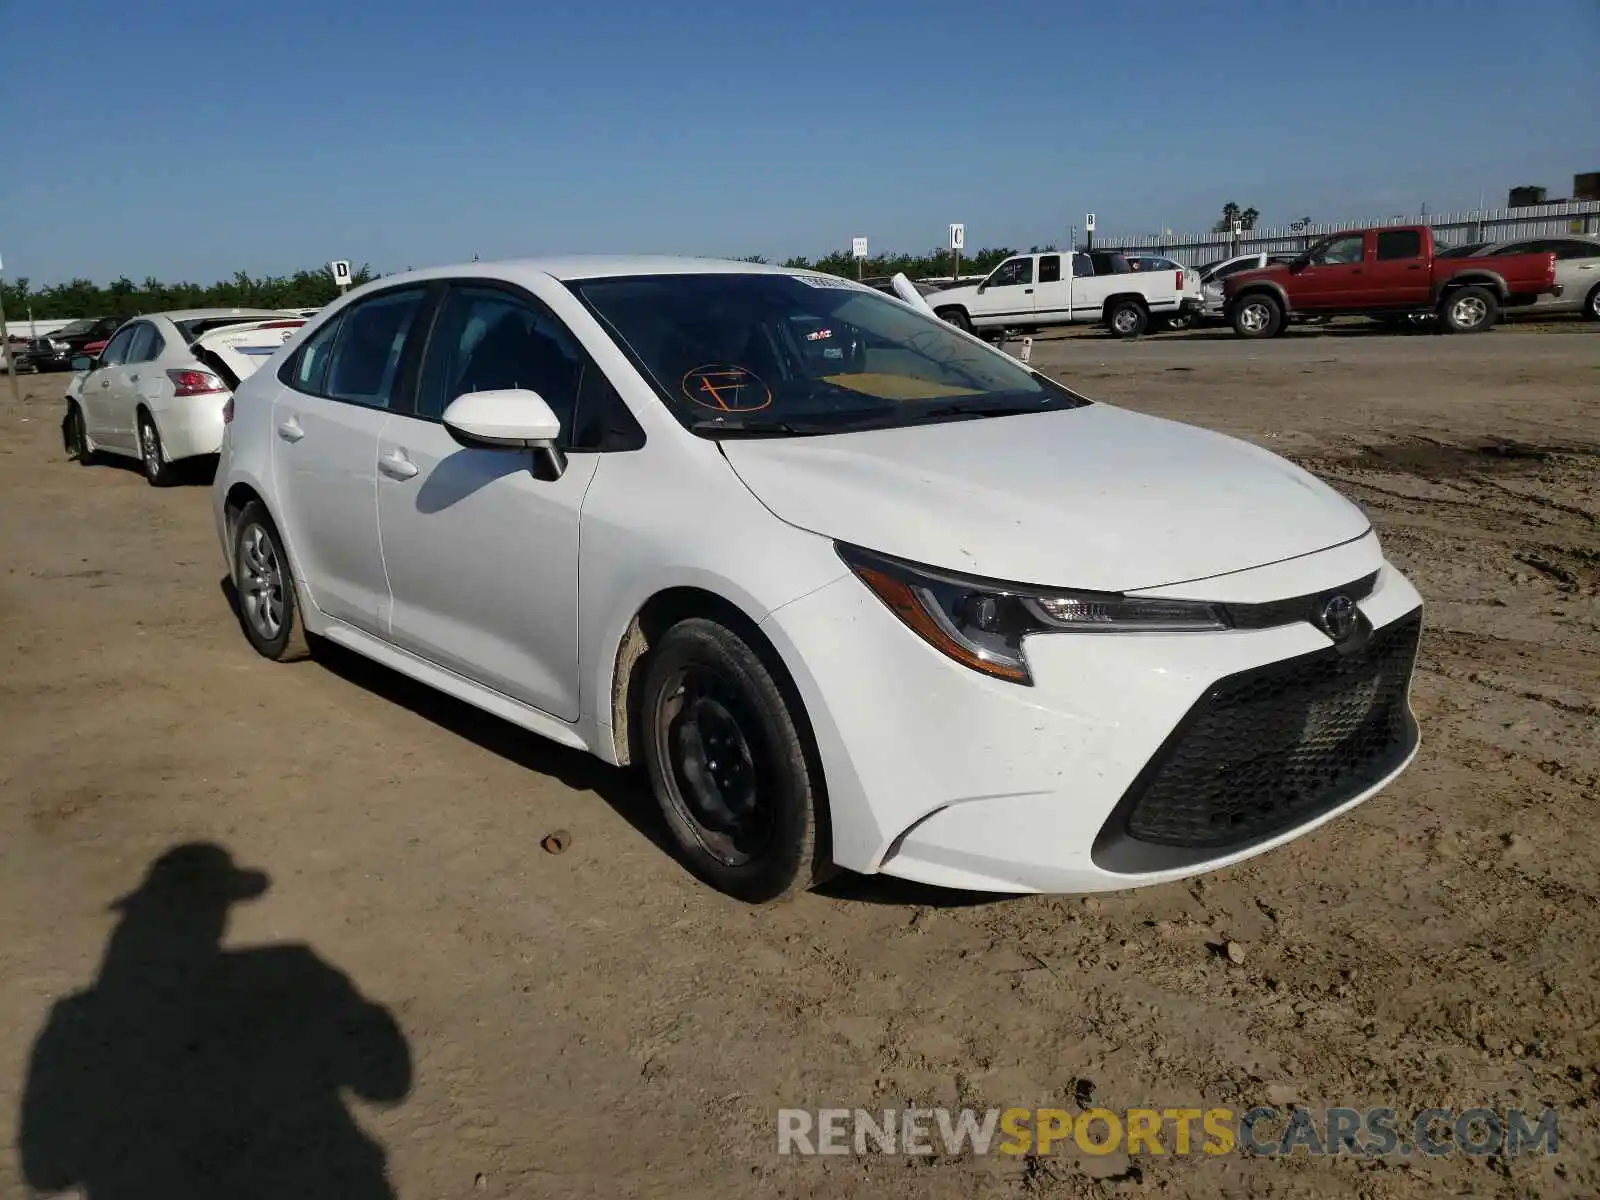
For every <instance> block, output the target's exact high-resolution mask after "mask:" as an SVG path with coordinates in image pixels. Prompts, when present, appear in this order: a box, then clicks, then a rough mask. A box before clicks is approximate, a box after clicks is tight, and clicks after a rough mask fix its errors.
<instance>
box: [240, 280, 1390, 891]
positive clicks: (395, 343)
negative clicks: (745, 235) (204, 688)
mask: <svg viewBox="0 0 1600 1200" xmlns="http://www.w3.org/2000/svg"><path fill="white" fill-rule="evenodd" d="M228 419H229V422H230V423H229V424H228V426H227V429H226V435H225V437H224V439H223V447H222V456H221V462H220V465H219V467H218V470H217V474H216V483H215V507H216V519H217V527H218V531H219V533H220V535H221V538H222V542H223V546H224V548H225V550H226V553H227V557H228V562H229V565H230V569H231V572H232V578H233V580H234V583H235V585H236V586H237V589H238V596H239V609H240V616H241V624H242V626H243V629H244V633H245V636H246V637H247V638H248V639H249V640H250V642H251V644H252V645H254V646H255V648H256V649H257V650H258V651H260V652H261V653H262V654H263V655H265V656H267V657H268V658H272V659H288V658H292V657H297V656H299V655H300V654H302V653H304V651H305V648H306V640H305V635H306V634H308V633H309V634H313V635H319V636H321V637H323V638H326V639H327V640H329V641H331V642H334V643H337V644H339V645H342V646H345V647H347V648H349V649H351V650H354V651H356V652H358V653H360V654H363V655H366V656H368V657H370V658H372V659H375V660H376V661H378V662H380V663H383V664H385V665H387V666H389V667H392V668H393V669H395V670H397V671H400V672H402V673H404V674H406V675H409V676H412V677H414V678H416V679H418V680H421V681H422V682H424V683H426V684H428V685H431V686H432V687H435V688H437V689H439V690H440V691H443V692H447V693H449V694H450V695H452V696H455V697H458V698H459V699H461V700H464V701H466V702H468V703H470V704H473V705H476V706H478V707H479V708H482V709H484V710H486V711H488V712H490V713H493V714H494V715H496V716H498V717H501V718H504V719H505V720H507V721H511V722H514V723H516V724H518V725H520V726H522V727H524V728H526V729H528V730H530V731H532V732H533V733H536V734H539V735H541V736H543V737H547V738H550V739H553V740H554V741H557V742H560V743H562V744H564V745H567V746H572V747H577V748H580V749H583V750H587V751H589V752H590V753H592V754H595V755H598V756H599V757H600V758H602V759H604V760H605V761H606V762H609V763H616V764H630V763H632V764H642V765H643V766H644V768H645V769H646V770H647V771H648V774H649V778H650V780H651V783H652V785H653V788H654V791H655V795H656V797H657V798H658V800H659V802H660V805H661V810H662V812H663V814H664V815H665V819H666V823H667V825H668V826H669V827H670V829H671V831H672V833H673V834H674V836H675V838H676V840H677V842H678V844H679V845H680V846H681V848H682V851H683V854H684V857H685V859H686V861H687V862H688V863H689V864H690V865H691V867H692V868H693V869H694V870H695V871H696V873H697V874H699V875H700V876H701V877H702V878H703V879H705V880H707V881H708V882H710V883H712V884H714V885H715V886H717V887H719V888H722V889H724V890H725V891H727V892H730V893H732V894H734V895H737V896H740V897H743V898H746V899H749V900H766V899H771V898H774V897H777V896H780V895H783V894H785V893H787V892H791V891H794V890H796V889H801V888H804V887H807V886H809V885H810V884H811V883H813V882H815V881H816V880H818V879H819V878H821V877H822V876H823V875H824V874H825V873H826V872H827V871H828V870H829V869H830V868H832V867H834V866H838V867H844V868H849V869H851V870H855V871H861V872H884V873H887V874H890V875H896V876H901V877H903V878H906V879H913V880H920V881H924V882H927V883H932V884H940V885H947V886H951V887H960V888H974V889H986V890H994V891H1010V892H1024V891H1051V892H1080V891H1097V890H1106V889H1115V888H1127V887H1133V886H1137V885H1142V884H1150V883H1157V882H1161V881H1165V880H1171V879H1176V878H1179V877H1182V876H1186V875H1191V874H1194V873H1196V872H1200V871H1206V870H1210V869H1213V868H1216V867H1220V866H1223V865H1226V864H1228V863H1232V862H1236V861H1238V860H1240V859H1243V858H1246V857H1248V856H1250V855H1253V854H1258V853H1260V852H1261V851H1264V850H1267V849H1270V848H1272V847H1274V846H1277V845H1279V844H1281V843H1283V842H1285V841H1288V840H1289V839H1291V838H1294V837H1296V836H1298V835H1300V834H1302V833H1305V832H1307V831H1308V830H1310V829H1313V828H1315V827H1316V826H1318V825H1320V824H1322V823H1323V822H1325V821H1327V820H1329V819H1330V818H1332V817H1334V816H1336V815H1338V814H1339V813H1341V812H1343V811H1345V810H1346V809H1349V808H1351V807H1353V806H1354V805H1356V804H1358V803H1360V802H1361V801H1362V800H1364V799H1366V798H1367V797H1369V796H1371V795H1372V794H1373V793H1374V792H1376V791H1378V790H1379V789H1380V788H1382V787H1383V786H1384V785H1385V784H1387V783H1388V782H1389V781H1390V780H1392V779H1393V778H1394V777H1395V776H1396V775H1397V774H1398V773H1399V772H1400V771H1401V770H1402V769H1403V768H1404V767H1405V766H1406V764H1407V763H1408V762H1409V761H1410V760H1411V758H1412V757H1413V755H1414V754H1415V753H1416V749H1417V743H1418V734H1417V726H1416V722H1415V720H1414V719H1413V716H1412V712H1411V708H1410V703H1409V692H1410V682H1411V674H1412V666H1413V661H1414V657H1415V654H1416V649H1417V640H1418V636H1419V633H1420V630H1421V604H1422V602H1421V599H1420V597H1419V596H1418V595H1417V592H1416V591H1415V589H1413V588H1412V586H1411V585H1410V583H1408V582H1407V581H1406V579H1405V578H1404V577H1403V576H1402V575H1401V574H1400V572H1399V571H1397V570H1396V569H1395V568H1394V567H1393V566H1392V565H1390V564H1389V563H1388V562H1386V561H1385V560H1384V557H1383V553H1382V551H1381V549H1380V548H1379V545H1378V539H1377V537H1376V535H1375V534H1374V532H1373V530H1372V528H1371V526H1370V524H1369V523H1368V521H1367V519H1366V517H1365V516H1364V515H1363V514H1362V512H1361V510H1360V509H1358V508H1357V507H1356V506H1355V505H1353V504H1351V503H1350V502H1348V501H1346V500H1345V499H1343V498H1342V497H1341V496H1340V495H1339V494H1338V493H1337V492H1335V491H1333V490H1332V489H1331V488H1329V487H1328V486H1326V485H1325V484H1323V483H1322V482H1320V481H1319V480H1317V479H1316V478H1314V477H1313V476H1311V475H1309V474H1307V473H1306V472H1304V471H1302V470H1300V469H1299V468H1297V467H1295V466H1293V465H1291V464H1290V463H1288V462H1286V461H1284V460H1283V459H1281V458H1278V457H1276V456H1274V455H1272V454H1269V453H1267V452H1266V451H1264V450H1261V449H1258V448H1257V447H1255V446H1252V445H1249V444H1247V443H1244V442H1240V441H1236V440H1233V439H1231V438H1227V437H1223V436H1221V435H1219V434H1216V433H1211V432H1208V431H1206V430H1203V429H1197V428H1193V427H1190V426H1187V425H1181V424H1176V423H1174V422H1171V421H1164V420H1158V419H1156V418H1153V417H1147V416H1141V415H1138V414H1136V413H1132V412H1128V411H1125V410H1123V409H1119V408H1114V407H1112V406H1110V405H1106V404H1099V403H1093V402H1091V401H1089V400H1087V399H1085V398H1083V397H1082V396H1079V395H1077V394H1076V393H1074V392H1072V391H1070V390H1068V389H1067V388H1065V387H1063V386H1061V385H1060V384H1058V383H1055V382H1053V381H1052V380H1050V379H1047V378H1045V377H1044V376H1043V375H1041V374H1038V373H1037V372H1034V371H1032V370H1030V369H1028V368H1027V367H1025V366H1023V365H1022V364H1020V363H1018V362H1016V361H1014V360H1013V359H1011V358H1009V357H1007V356H1006V355H1005V354H1003V353H1001V352H999V351H997V350H993V349H991V348H989V347H988V346H985V345H984V344H983V343H982V342H980V341H979V340H977V339H976V338H973V337H971V336H968V335H966V334H963V333H961V332H960V331H958V330H956V329H954V328H952V327H951V326H948V325H946V324H944V323H943V322H941V321H939V320H938V319H936V318H934V317H932V316H930V315H928V314H926V313H923V312H919V311H917V310H916V309H914V308H913V307H911V306H910V305H908V304H907V303H905V302H903V301H900V300H898V299H895V298H892V297H889V296H886V295H884V294H882V293H880V292H876V291H874V290H872V289H870V288H867V287H865V286H862V285H858V284H856V283H852V282H848V281H845V280H842V279H836V278H832V277H829V276H824V275H818V274H812V273H807V272H804V271H794V270H784V269H778V268H773V267H766V266H760V265H752V264H747V263H725V262H716V261H709V260H691V259H651V258H610V259H606V258H599V259H556V260H543V261H524V262H504V263H471V264H467V265H463V266H458V267H449V268H439V269H433V270H427V271H418V272H412V273H408V274H405V275H399V276H391V277H388V278H385V279H382V280H379V281H376V282H373V283H370V284H367V285H365V286H363V287H361V288H358V289H356V290H354V291H352V292H351V293H349V295H348V296H346V297H344V298H343V299H342V300H340V301H339V302H337V303H335V304H333V305H330V306H329V307H328V308H326V309H324V310H323V311H321V312H320V313H318V314H317V315H316V316H315V317H314V318H312V320H311V321H310V322H308V324H307V325H306V326H305V328H304V329H303V330H301V331H300V332H299V333H298V334H297V335H296V336H295V337H294V339H293V340H292V341H291V342H289V343H288V344H286V345H285V346H284V347H283V349H281V350H280V351H279V352H278V353H277V354H276V355H275V356H274V357H273V358H272V359H271V360H269V361H268V362H267V363H266V364H265V365H264V366H263V367H262V368H261V369H260V370H259V371H258V372H257V373H256V374H255V375H253V376H251V377H250V378H249V379H247V380H245V381H244V383H243V384H241V385H240V387H239V389H238V391H237V393H236V395H235V397H234V401H233V403H232V405H231V410H230V412H229V413H228Z"/></svg>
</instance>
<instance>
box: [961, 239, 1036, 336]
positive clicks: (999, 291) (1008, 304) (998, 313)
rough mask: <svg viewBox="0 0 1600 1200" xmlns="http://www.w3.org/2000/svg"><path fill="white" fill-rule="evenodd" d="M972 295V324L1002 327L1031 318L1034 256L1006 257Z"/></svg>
mask: <svg viewBox="0 0 1600 1200" xmlns="http://www.w3.org/2000/svg"><path fill="white" fill-rule="evenodd" d="M981 286H982V289H983V290H982V291H980V292H979V293H978V294H977V295H975V296H974V297H973V298H972V323H973V324H974V325H977V326H979V327H980V328H981V327H985V326H987V327H990V328H1002V327H1004V326H1007V325H1027V324H1029V323H1030V322H1032V320H1033V255H1031V254H1024V255H1021V256H1019V257H1017V258H1008V259H1006V261H1005V262H1003V263H1001V264H1000V265H999V266H998V267H996V268H995V269H994V271H993V272H992V273H991V274H990V276H989V278H988V279H986V280H984V281H983V284H982V285H981Z"/></svg>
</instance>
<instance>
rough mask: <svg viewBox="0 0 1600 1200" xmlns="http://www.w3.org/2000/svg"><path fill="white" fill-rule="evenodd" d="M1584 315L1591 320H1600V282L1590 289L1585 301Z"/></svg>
mask: <svg viewBox="0 0 1600 1200" xmlns="http://www.w3.org/2000/svg"><path fill="white" fill-rule="evenodd" d="M1583 315H1584V316H1586V317H1588V318H1589V320H1591V321H1600V283H1597V284H1595V285H1594V286H1593V287H1592V288H1590V289H1589V297H1588V299H1586V300H1585V301H1584V302H1583Z"/></svg>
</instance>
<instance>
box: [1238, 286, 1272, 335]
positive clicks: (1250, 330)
mask: <svg viewBox="0 0 1600 1200" xmlns="http://www.w3.org/2000/svg"><path fill="white" fill-rule="evenodd" d="M1282 328H1283V306H1282V305H1281V304H1279V303H1278V301H1277V299H1276V298H1275V297H1273V296H1272V295H1270V294H1269V293H1267V292H1253V293H1251V294H1250V295H1248V296H1245V297H1244V298H1243V299H1241V300H1239V301H1238V302H1237V303H1236V304H1234V306H1233V332H1234V333H1235V334H1237V335H1238V336H1239V337H1244V338H1269V337H1273V336H1275V335H1276V334H1277V333H1278V331H1279V330H1281V329H1282Z"/></svg>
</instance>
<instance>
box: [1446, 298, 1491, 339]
mask: <svg viewBox="0 0 1600 1200" xmlns="http://www.w3.org/2000/svg"><path fill="white" fill-rule="evenodd" d="M1499 315H1500V306H1499V304H1498V302H1497V301H1496V300H1495V298H1494V293H1493V292H1491V291H1489V290H1488V289H1487V288H1481V287H1464V288H1460V289H1458V290H1457V291H1454V292H1451V293H1450V294H1449V295H1448V296H1446V297H1445V298H1444V299H1443V300H1441V301H1440V302H1439V326H1440V328H1441V329H1443V330H1444V331H1445V332H1446V333H1482V332H1484V331H1485V330H1486V329H1491V328H1493V326H1494V323H1495V318H1497V317H1498V316H1499Z"/></svg>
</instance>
